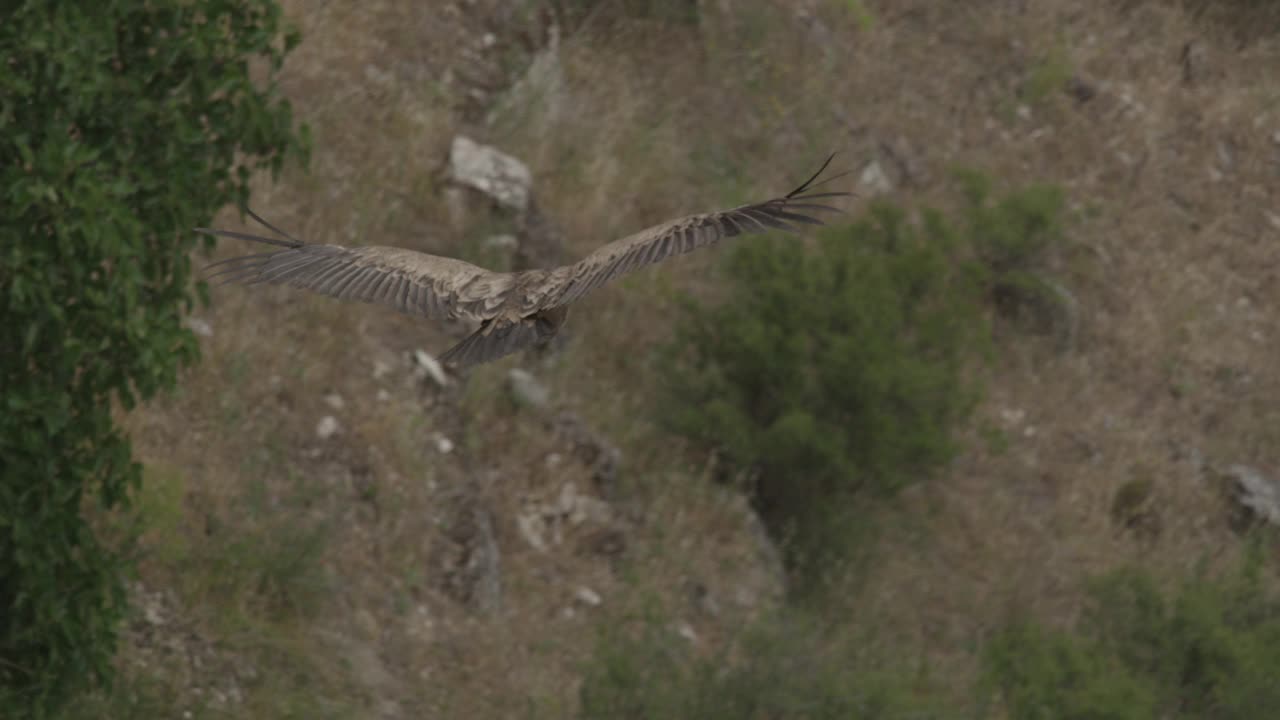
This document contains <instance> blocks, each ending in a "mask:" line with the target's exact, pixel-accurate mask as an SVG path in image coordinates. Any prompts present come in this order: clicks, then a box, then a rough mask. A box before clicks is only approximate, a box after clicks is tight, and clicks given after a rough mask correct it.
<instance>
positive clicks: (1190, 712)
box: [983, 563, 1280, 720]
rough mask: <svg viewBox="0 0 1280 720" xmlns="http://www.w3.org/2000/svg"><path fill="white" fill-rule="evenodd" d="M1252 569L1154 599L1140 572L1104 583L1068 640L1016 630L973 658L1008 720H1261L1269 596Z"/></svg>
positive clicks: (1271, 670) (1275, 669) (1276, 601)
mask: <svg viewBox="0 0 1280 720" xmlns="http://www.w3.org/2000/svg"><path fill="white" fill-rule="evenodd" d="M1257 570H1258V566H1257V564H1256V563H1246V564H1245V566H1244V569H1243V570H1242V571H1241V572H1238V573H1235V574H1232V575H1229V576H1227V577H1223V578H1216V579H1215V578H1211V577H1209V576H1207V575H1204V574H1201V575H1199V576H1198V577H1196V578H1195V579H1193V580H1191V581H1189V582H1185V583H1183V584H1182V585H1181V587H1180V588H1178V589H1177V590H1176V591H1175V592H1172V593H1165V592H1162V591H1161V590H1160V589H1159V588H1158V587H1157V586H1156V584H1155V582H1154V581H1153V580H1152V578H1151V576H1150V575H1148V574H1147V573H1145V572H1143V571H1141V570H1132V569H1131V570H1124V571H1120V572H1116V573H1113V574H1110V575H1107V576H1105V577H1103V578H1102V579H1101V580H1099V581H1098V582H1097V583H1096V584H1095V586H1094V587H1093V588H1092V591H1091V594H1090V600H1089V604H1088V607H1087V608H1086V611H1085V612H1084V613H1083V615H1082V617H1081V618H1080V620H1079V621H1078V622H1077V623H1076V626H1075V628H1074V632H1070V633H1069V632H1063V631H1051V630H1046V629H1044V628H1042V627H1040V626H1038V625H1036V624H1034V623H1027V622H1020V623H1016V624H1014V625H1012V626H1011V627H1010V628H1007V629H1005V630H1004V631H1002V632H1001V633H1000V634H998V635H997V636H996V637H995V638H994V639H993V640H992V641H991V642H990V643H988V645H987V647H986V648H985V650H984V652H983V660H984V667H985V670H984V672H985V676H986V682H987V684H988V688H989V690H993V691H995V692H996V695H997V697H998V699H999V701H1000V702H1001V703H1002V704H1003V705H1004V707H1005V708H1006V709H1007V710H1008V715H1009V717H1011V718H1035V719H1036V720H1054V719H1055V718H1063V719H1064V720H1065V719H1066V718H1117V719H1120V718H1134V719H1137V718H1143V719H1154V718H1170V719H1172V718H1214V719H1218V720H1236V719H1239V720H1246V719H1252V718H1260V717H1270V716H1271V715H1273V714H1274V712H1275V708H1276V707H1280V682H1277V681H1276V679H1277V678H1280V596H1277V594H1276V593H1274V592H1269V591H1268V590H1266V589H1265V587H1264V585H1263V583H1262V581H1261V578H1260V575H1259V573H1258V572H1257Z"/></svg>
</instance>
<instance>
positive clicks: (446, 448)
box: [433, 433, 453, 455]
mask: <svg viewBox="0 0 1280 720" xmlns="http://www.w3.org/2000/svg"><path fill="white" fill-rule="evenodd" d="M433 439H434V440H435V441H436V450H439V451H440V453H441V454H443V455H448V454H449V453H451V452H453V441H452V440H450V439H449V438H447V437H445V436H444V435H443V434H442V433H436V434H435V435H434V436H433Z"/></svg>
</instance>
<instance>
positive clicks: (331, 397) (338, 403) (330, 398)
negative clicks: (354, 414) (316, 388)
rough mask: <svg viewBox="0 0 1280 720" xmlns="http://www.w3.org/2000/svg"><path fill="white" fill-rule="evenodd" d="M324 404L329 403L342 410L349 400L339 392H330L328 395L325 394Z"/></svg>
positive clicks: (330, 405) (335, 408)
mask: <svg viewBox="0 0 1280 720" xmlns="http://www.w3.org/2000/svg"><path fill="white" fill-rule="evenodd" d="M324 404H325V405H328V406H329V407H331V408H333V409H334V410H341V409H342V408H344V407H346V406H347V401H345V400H343V399H342V396H341V395H339V394H338V393H329V394H328V395H325V396H324Z"/></svg>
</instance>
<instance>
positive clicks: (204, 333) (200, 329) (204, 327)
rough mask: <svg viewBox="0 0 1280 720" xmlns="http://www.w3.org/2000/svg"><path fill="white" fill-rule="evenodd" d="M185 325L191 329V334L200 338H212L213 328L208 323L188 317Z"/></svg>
mask: <svg viewBox="0 0 1280 720" xmlns="http://www.w3.org/2000/svg"><path fill="white" fill-rule="evenodd" d="M185 323H186V326H187V327H188V328H190V329H191V332H193V333H195V334H197V335H199V336H200V337H213V327H212V326H211V325H209V323H208V322H206V321H204V320H201V319H200V318H198V317H188V318H187V319H186V321H185Z"/></svg>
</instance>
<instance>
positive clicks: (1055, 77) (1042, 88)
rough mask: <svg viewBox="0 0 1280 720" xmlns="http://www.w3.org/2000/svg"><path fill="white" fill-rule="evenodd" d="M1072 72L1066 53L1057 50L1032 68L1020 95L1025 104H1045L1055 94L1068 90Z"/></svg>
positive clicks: (1062, 50) (1059, 49)
mask: <svg viewBox="0 0 1280 720" xmlns="http://www.w3.org/2000/svg"><path fill="white" fill-rule="evenodd" d="M1072 72H1073V71H1072V69H1071V61H1070V59H1069V58H1068V57H1067V53H1066V51H1065V50H1064V49H1063V48H1061V47H1059V48H1056V49H1054V50H1053V51H1051V52H1049V53H1048V54H1047V55H1045V56H1044V57H1042V58H1040V59H1039V60H1038V61H1036V63H1035V64H1034V65H1032V66H1031V71H1030V72H1029V73H1028V74H1027V79H1026V81H1024V82H1023V83H1022V87H1021V88H1019V90H1018V94H1019V96H1021V98H1022V99H1023V100H1024V101H1025V102H1028V103H1031V104H1033V105H1036V104H1039V103H1041V102H1044V100H1045V99H1046V98H1048V97H1049V96H1050V95H1052V94H1053V93H1056V92H1060V91H1062V90H1063V89H1064V88H1066V86H1067V82H1068V81H1070V80H1071V75H1072Z"/></svg>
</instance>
